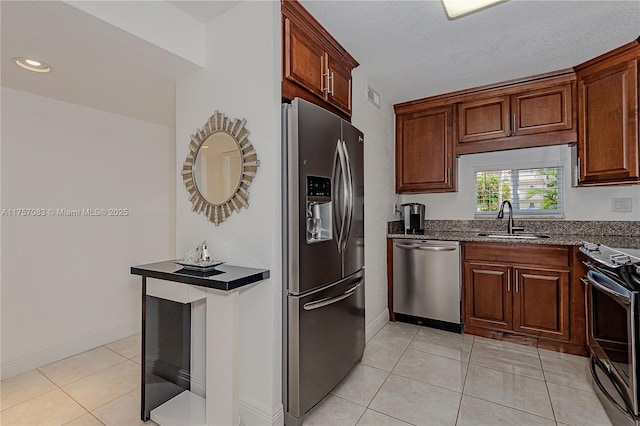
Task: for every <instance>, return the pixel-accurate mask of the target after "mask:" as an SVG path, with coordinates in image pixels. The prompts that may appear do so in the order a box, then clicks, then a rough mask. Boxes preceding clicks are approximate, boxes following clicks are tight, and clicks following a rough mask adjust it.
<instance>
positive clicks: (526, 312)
mask: <svg viewBox="0 0 640 426" xmlns="http://www.w3.org/2000/svg"><path fill="white" fill-rule="evenodd" d="M512 273H513V276H514V278H515V283H514V290H515V292H513V293H512V294H513V312H514V315H513V330H514V331H517V332H520V333H526V334H532V335H536V336H539V337H549V338H551V339H558V340H565V341H569V337H570V336H569V272H568V271H555V270H545V269H532V268H519V267H516V268H514V269H513V271H512Z"/></svg>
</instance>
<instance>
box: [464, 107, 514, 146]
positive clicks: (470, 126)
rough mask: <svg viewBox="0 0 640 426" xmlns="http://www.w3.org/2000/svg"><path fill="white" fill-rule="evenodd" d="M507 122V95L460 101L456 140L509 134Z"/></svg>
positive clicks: (479, 139) (476, 139) (508, 120)
mask: <svg viewBox="0 0 640 426" xmlns="http://www.w3.org/2000/svg"><path fill="white" fill-rule="evenodd" d="M509 122H510V115H509V97H508V96H494V97H490V98H485V99H479V100H475V101H468V102H461V103H459V104H458V142H459V143H465V142H475V141H483V140H487V139H495V138H502V137H505V136H509V135H510V134H511V132H510V130H509Z"/></svg>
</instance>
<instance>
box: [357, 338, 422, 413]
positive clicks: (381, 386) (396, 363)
mask: <svg viewBox="0 0 640 426" xmlns="http://www.w3.org/2000/svg"><path fill="white" fill-rule="evenodd" d="M417 335H418V330H416V333H415V334H414V335H413V337H412V338H411V340H410V341H409V343H408V344H407V346H406V347H405V348H404V350H403V351H402V353H401V354H400V356H399V357H398V360H397V361H396V362H395V364H393V367H391V370H389V371H387V372H386V373H387V377H385V378H384V381H383V382H382V384H381V385H380V387H379V388H378V390H377V391H376V393H375V395H373V398H371V401H369V403H368V404H367V406H366V407H365V410H364V413H362V416H364V414H365V413H366V412H367V410H372V411H375V412H376V413H380V412H379V411H376V410H373V409H372V408H369V406H370V405H371V403H372V402H373V400H374V399H376V396H378V394H379V393H380V391H381V390H382V388H383V387H384V384H385V383H387V380H389V377H391V374H392V373H393V370H394V369H395V368H396V366H397V365H398V363H399V362H400V360H401V359H402V357H403V356H404V354H405V353H406V352H407V349H409V346H411V342H413V339H415V337H416V336H417ZM374 338H375V336H374ZM379 341H380V340H379ZM382 343H384V344H385V345H393V343H388V342H382ZM395 346H399V345H395ZM365 365H366V364H365ZM380 414H383V415H385V416H388V417H391V418H393V419H396V420H400V421H402V422H405V423H408V424H413V423H409V422H407V421H404V420H402V419H398V418H396V417H393V416H390V415H389V414H385V413H380ZM362 416H360V418H358V421H360V419H361V418H362ZM357 423H358V422H356V424H357Z"/></svg>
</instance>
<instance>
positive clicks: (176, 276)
mask: <svg viewBox="0 0 640 426" xmlns="http://www.w3.org/2000/svg"><path fill="white" fill-rule="evenodd" d="M131 273H132V274H133V275H141V276H143V277H148V278H157V279H161V280H166V281H174V282H177V283H183V284H191V285H197V286H201V287H207V288H213V289H216V290H224V291H230V290H236V289H238V288H240V287H244V286H247V285H250V284H253V283H256V282H258V281H262V280H265V279H267V278H269V270H268V269H256V268H245V267H243V266H233V265H226V264H222V265H219V266H216V267H215V268H214V269H212V270H206V271H200V270H191V269H186V268H184V267H183V266H182V265H178V264H177V263H176V260H167V261H164V262H158V263H149V264H146V265H139V266H132V267H131Z"/></svg>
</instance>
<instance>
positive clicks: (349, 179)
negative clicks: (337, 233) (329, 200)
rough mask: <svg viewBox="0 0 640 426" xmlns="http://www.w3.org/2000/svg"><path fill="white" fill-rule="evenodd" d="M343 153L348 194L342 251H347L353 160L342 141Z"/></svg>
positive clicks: (351, 199) (349, 232)
mask: <svg viewBox="0 0 640 426" xmlns="http://www.w3.org/2000/svg"><path fill="white" fill-rule="evenodd" d="M342 152H343V153H344V157H345V166H346V170H345V171H346V177H345V181H346V183H347V185H346V186H347V194H346V200H345V203H346V206H347V208H346V212H345V221H346V223H347V226H346V229H345V232H344V238H343V241H342V251H345V250H346V249H347V242H348V240H349V235H350V234H351V223H352V222H353V204H354V200H353V176H352V174H351V160H350V159H349V153H348V152H347V144H346V143H345V142H344V141H342Z"/></svg>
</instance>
